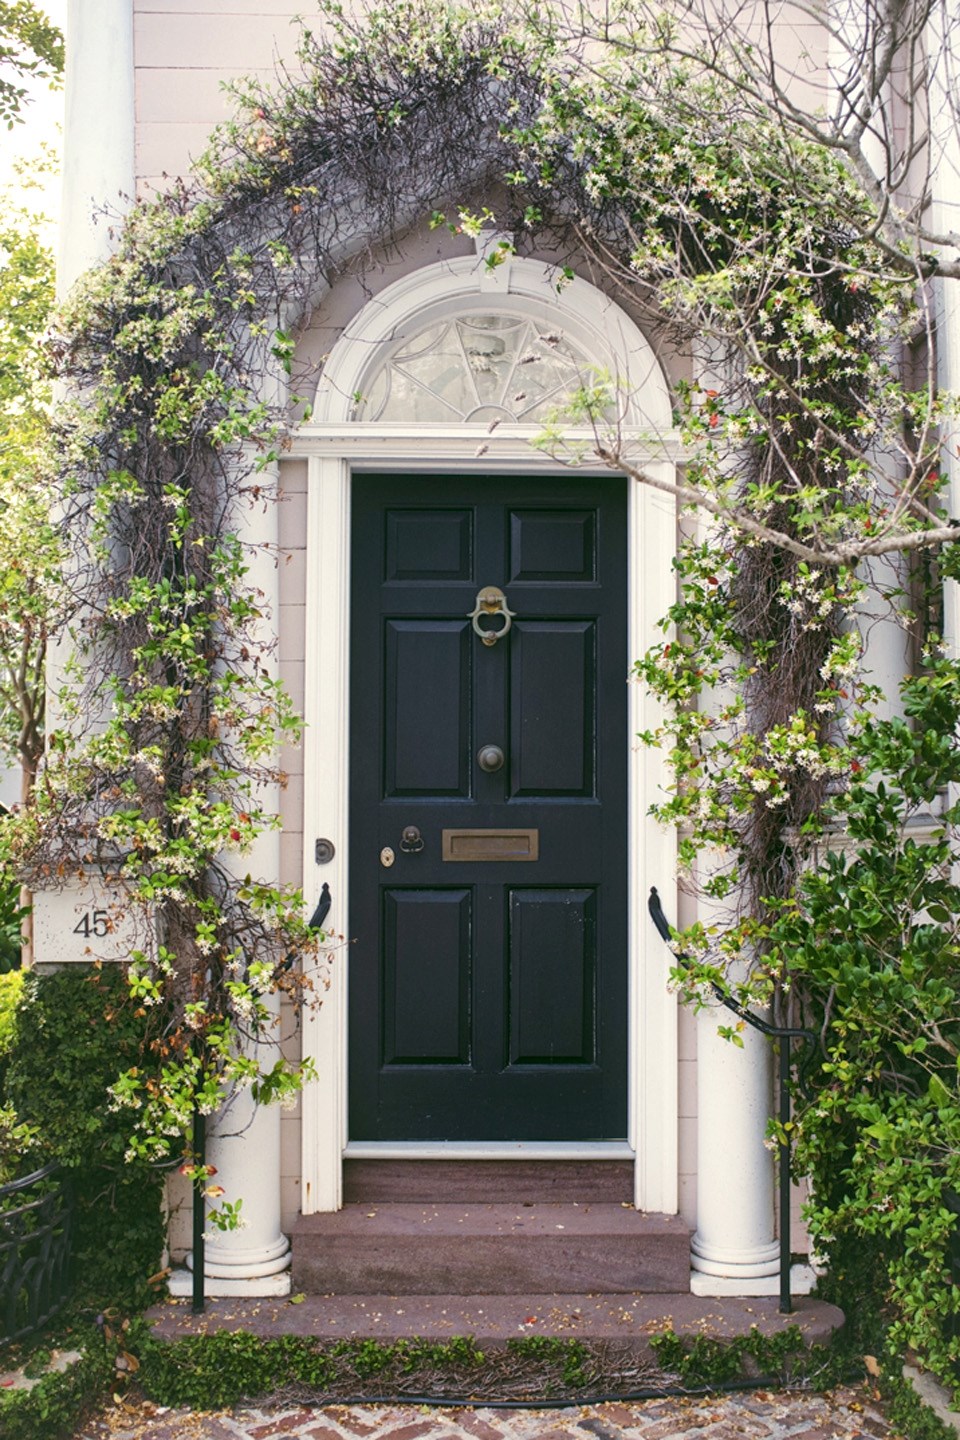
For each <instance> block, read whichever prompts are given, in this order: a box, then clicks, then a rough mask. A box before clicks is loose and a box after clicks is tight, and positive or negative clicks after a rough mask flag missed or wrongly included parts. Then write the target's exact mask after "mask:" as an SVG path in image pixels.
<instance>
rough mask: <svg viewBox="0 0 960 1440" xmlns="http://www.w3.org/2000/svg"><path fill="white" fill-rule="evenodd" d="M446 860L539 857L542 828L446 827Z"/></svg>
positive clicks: (528, 858) (444, 841)
mask: <svg viewBox="0 0 960 1440" xmlns="http://www.w3.org/2000/svg"><path fill="white" fill-rule="evenodd" d="M443 858H444V860H539V859H540V831H539V830H444V832H443Z"/></svg>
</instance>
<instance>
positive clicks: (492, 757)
mask: <svg viewBox="0 0 960 1440" xmlns="http://www.w3.org/2000/svg"><path fill="white" fill-rule="evenodd" d="M477 764H478V765H479V766H480V769H481V770H486V772H487V774H488V775H492V774H493V773H494V771H496V770H500V769H502V767H503V751H502V750H501V749H500V746H499V745H481V747H480V749H479V750H478V751H477Z"/></svg>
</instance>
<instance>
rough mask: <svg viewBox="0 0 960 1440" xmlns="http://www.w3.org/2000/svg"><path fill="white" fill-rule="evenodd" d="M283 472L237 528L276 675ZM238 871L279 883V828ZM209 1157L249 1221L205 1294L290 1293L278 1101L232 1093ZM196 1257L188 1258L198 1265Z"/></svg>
mask: <svg viewBox="0 0 960 1440" xmlns="http://www.w3.org/2000/svg"><path fill="white" fill-rule="evenodd" d="M277 483H278V482H277V474H276V470H274V471H273V473H270V472H265V473H264V474H263V475H261V476H259V477H258V484H259V487H260V497H259V499H257V500H254V499H252V498H251V497H249V496H247V497H243V498H241V499H240V500H238V501H237V504H236V525H237V533H238V534H239V536H240V538H241V539H242V540H243V541H245V542H246V546H247V551H246V555H247V565H248V570H247V576H246V581H247V584H248V585H249V586H250V587H251V588H253V589H255V590H257V591H259V597H258V603H259V606H260V608H261V609H262V611H263V616H264V619H263V622H262V624H263V627H264V633H263V636H262V648H261V651H260V655H259V664H260V668H261V670H265V671H267V672H269V673H271V674H272V675H274V676H275V675H276V673H277V667H278V661H277V653H276V643H275V639H276V626H277V624H278V621H279V615H280V586H279V572H278V569H277V549H278V544H279V514H278V509H277V504H278V502H277ZM257 798H258V801H259V803H260V805H262V807H263V809H264V810H265V811H266V812H267V813H268V814H269V813H276V812H277V811H278V810H279V800H280V796H279V789H278V787H277V786H275V785H271V786H269V787H264V789H262V790H261V791H260V792H259V793H258V796H257ZM231 868H233V869H234V870H235V871H236V873H237V875H238V876H244V875H247V874H249V875H253V876H256V877H259V878H261V879H263V880H264V881H266V883H267V884H273V885H275V884H276V883H277V881H278V879H279V875H280V835H279V832H278V831H276V830H268V831H265V832H264V833H263V834H261V835H260V836H259V837H258V839H257V840H256V842H255V843H254V845H253V846H252V847H251V849H250V850H249V851H248V852H247V853H246V854H244V855H240V856H237V857H235V860H233V858H232V857H231ZM269 1004H270V1009H271V1012H272V1014H273V1016H274V1018H275V1020H276V1019H277V1017H278V1015H279V1001H278V1000H277V999H276V998H275V997H273V998H271V1000H270V1002H269ZM279 1041H280V1027H279V1023H277V1024H276V1025H275V1028H274V1029H273V1030H272V1031H270V1033H268V1034H267V1035H265V1036H264V1038H263V1040H262V1041H261V1042H260V1043H259V1044H257V1045H253V1046H251V1053H253V1054H254V1055H256V1056H257V1057H258V1058H259V1059H260V1060H261V1062H262V1064H263V1066H264V1067H265V1068H269V1067H270V1066H272V1065H273V1063H274V1061H275V1060H276V1058H277V1055H278V1053H279V1051H278V1046H279ZM208 1125H209V1129H208V1134H209V1140H208V1145H207V1161H208V1163H209V1164H211V1165H215V1166H216V1170H217V1174H216V1183H217V1184H218V1185H222V1186H223V1188H224V1190H225V1192H226V1193H225V1195H224V1196H223V1199H224V1200H225V1201H230V1202H235V1201H237V1200H242V1201H243V1206H242V1209H241V1217H242V1222H243V1228H242V1229H240V1230H232V1231H226V1232H223V1233H221V1232H214V1234H213V1235H212V1237H211V1239H209V1240H208V1241H207V1244H206V1253H205V1264H204V1274H205V1276H206V1285H205V1291H206V1294H207V1295H210V1296H217V1295H235V1296H236V1295H249V1296H258V1295H261V1296H262V1295H287V1294H289V1292H290V1273H289V1267H290V1242H289V1241H288V1240H287V1237H286V1236H285V1235H284V1234H283V1232H282V1231H281V1229H280V1107H279V1105H266V1106H259V1105H255V1104H254V1103H253V1100H252V1099H251V1096H250V1093H249V1091H244V1092H241V1093H240V1094H238V1095H235V1096H234V1097H233V1100H232V1103H231V1104H230V1106H229V1107H228V1109H227V1110H226V1111H225V1112H224V1113H223V1114H222V1115H220V1116H216V1117H213V1119H212V1121H211V1122H208ZM192 1263H193V1257H192V1255H191V1256H190V1257H188V1260H187V1264H188V1266H191V1267H192ZM191 1286H192V1280H191V1277H190V1276H189V1275H188V1274H187V1273H186V1272H184V1271H180V1272H177V1273H176V1274H175V1275H174V1276H172V1277H171V1282H170V1292H171V1294H173V1295H186V1294H189V1293H190V1289H191Z"/></svg>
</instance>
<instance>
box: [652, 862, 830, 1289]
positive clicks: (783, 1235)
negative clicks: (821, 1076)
mask: <svg viewBox="0 0 960 1440" xmlns="http://www.w3.org/2000/svg"><path fill="white" fill-rule="evenodd" d="M647 908H648V910H649V911H650V918H651V920H652V921H653V923H654V925H656V927H657V929H658V931H659V932H660V935H661V936H662V937H663V939H664V940H665V941H666V942H667V944H668V945H671V946H672V944H673V936H672V935H671V933H670V925H669V923H668V921H667V917H666V916H665V915H664V913H663V906H662V905H661V903H660V896H659V895H658V894H657V889H656V886H651V888H650V899H649V900H648V902H647ZM672 953H673V956H674V959H675V960H676V961H677V963H678V964H679V965H680V966H681V967H682V968H683V969H684V970H689V969H691V968H692V966H693V961H692V960H691V959H690V956H689V955H684V954H682V953H681V952H680V951H677V950H673V952H672ZM710 988H711V989H712V990H713V993H714V995H715V996H716V998H717V999H718V1000H719V1001H720V1004H721V1005H724V1006H726V1008H727V1009H728V1010H730V1011H731V1012H732V1013H733V1014H734V1015H736V1016H738V1018H739V1019H741V1020H743V1021H745V1022H746V1024H748V1025H750V1026H752V1027H753V1029H754V1030H759V1032H760V1034H761V1035H766V1036H767V1037H768V1039H771V1040H778V1041H780V1042H781V1043H780V1045H779V1047H778V1055H779V1061H780V1086H779V1088H780V1116H779V1119H780V1137H781V1138H780V1141H779V1143H778V1145H777V1152H778V1157H779V1161H780V1174H779V1182H780V1313H781V1315H792V1313H793V1299H792V1297H791V1294H790V1253H791V1252H790V1126H791V1103H790V1069H791V1058H792V1042H793V1041H794V1040H803V1041H805V1042H806V1044H807V1045H808V1046H809V1047H810V1048H809V1050H808V1052H807V1054H806V1055H804V1056H803V1057H802V1058H801V1061H800V1065H799V1067H798V1072H797V1073H798V1076H799V1077H800V1078H801V1083H802V1076H803V1072H804V1070H805V1069H806V1067H807V1065H808V1064H809V1063H810V1061H811V1060H812V1058H813V1045H815V1044H816V1041H817V1036H816V1035H815V1034H814V1032H813V1031H812V1030H804V1029H803V1028H801V1027H800V1026H796V1025H771V1024H770V1022H769V1021H767V1020H764V1019H763V1018H762V1016H760V1015H757V1014H755V1013H754V1011H753V1010H750V1009H748V1008H747V1006H746V1005H741V1004H740V1003H739V1001H737V1000H735V999H734V998H733V996H732V995H728V994H727V992H726V991H725V990H724V989H723V987H722V986H720V985H717V984H716V983H713V984H711V987H710Z"/></svg>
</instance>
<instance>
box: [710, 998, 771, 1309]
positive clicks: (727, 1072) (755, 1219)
mask: <svg viewBox="0 0 960 1440" xmlns="http://www.w3.org/2000/svg"><path fill="white" fill-rule="evenodd" d="M727 1020H730V1021H731V1022H732V1021H733V1017H732V1016H730V1015H728V1012H727V1011H726V1010H722V1009H720V1010H717V1009H713V1008H711V1009H708V1010H704V1011H703V1012H702V1013H701V1015H700V1016H699V1019H698V1021H697V1230H696V1234H695V1235H694V1237H693V1240H692V1242H691V1247H690V1248H691V1263H692V1266H693V1275H692V1277H691V1285H690V1288H691V1289H692V1291H693V1293H694V1294H695V1295H771V1294H776V1292H777V1275H778V1273H779V1265H780V1247H779V1245H778V1243H777V1241H776V1239H775V1237H774V1197H773V1190H774V1170H773V1155H772V1153H771V1151H770V1150H769V1149H767V1147H766V1146H765V1144H764V1140H765V1138H766V1128H767V1121H768V1120H769V1118H770V1108H771V1101H772V1094H773V1086H772V1078H773V1077H772V1056H771V1050H770V1042H769V1040H767V1038H766V1037H765V1036H763V1035H760V1034H758V1033H757V1032H756V1031H755V1030H753V1029H751V1028H750V1027H749V1026H747V1027H746V1029H745V1031H744V1033H743V1036H742V1038H743V1049H741V1048H740V1047H739V1046H738V1045H735V1044H733V1043H732V1042H731V1041H730V1040H724V1039H721V1037H720V1036H719V1035H718V1034H717V1026H718V1025H720V1024H725V1023H726V1022H727Z"/></svg>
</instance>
